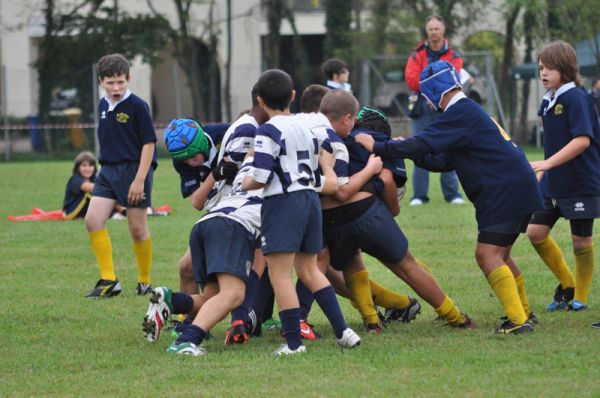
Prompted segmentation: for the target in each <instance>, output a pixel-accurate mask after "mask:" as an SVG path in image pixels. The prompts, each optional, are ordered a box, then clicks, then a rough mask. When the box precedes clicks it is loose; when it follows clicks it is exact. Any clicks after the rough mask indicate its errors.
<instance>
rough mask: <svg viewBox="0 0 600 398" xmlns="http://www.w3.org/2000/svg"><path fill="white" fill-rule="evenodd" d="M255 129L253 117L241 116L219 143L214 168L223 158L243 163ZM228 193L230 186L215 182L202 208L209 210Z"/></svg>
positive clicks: (239, 164) (250, 147)
mask: <svg viewBox="0 0 600 398" xmlns="http://www.w3.org/2000/svg"><path fill="white" fill-rule="evenodd" d="M257 128H258V123H257V121H256V119H255V118H254V116H250V115H248V114H245V115H242V116H241V117H240V118H239V119H238V120H236V121H235V122H234V123H233V124H232V125H231V126H229V128H228V129H227V131H226V132H225V135H224V136H223V140H222V141H221V148H220V150H219V155H218V157H217V161H216V162H215V166H216V165H217V164H219V162H221V160H223V158H225V157H227V160H228V161H232V162H235V163H237V165H238V166H241V165H242V163H243V162H244V157H245V156H246V154H247V153H248V151H249V150H250V149H252V146H253V145H254V136H255V135H256V129H257ZM229 192H231V185H227V183H226V182H225V180H221V181H217V182H216V183H215V186H214V187H213V189H211V191H210V192H209V194H208V199H207V201H206V204H205V205H204V208H205V209H207V210H210V209H211V208H212V207H213V206H215V205H216V204H217V203H218V202H219V200H221V198H223V197H224V196H226V195H227V194H229Z"/></svg>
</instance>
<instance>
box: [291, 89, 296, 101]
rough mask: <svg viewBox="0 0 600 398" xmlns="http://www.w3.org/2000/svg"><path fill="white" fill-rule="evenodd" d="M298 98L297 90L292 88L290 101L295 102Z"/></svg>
mask: <svg viewBox="0 0 600 398" xmlns="http://www.w3.org/2000/svg"><path fill="white" fill-rule="evenodd" d="M295 99H296V90H292V95H290V103H292V102H294V100H295Z"/></svg>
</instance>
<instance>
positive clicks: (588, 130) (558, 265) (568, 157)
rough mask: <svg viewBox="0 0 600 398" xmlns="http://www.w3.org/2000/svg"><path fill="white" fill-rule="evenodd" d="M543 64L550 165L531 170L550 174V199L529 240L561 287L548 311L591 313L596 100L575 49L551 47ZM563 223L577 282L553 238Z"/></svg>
mask: <svg viewBox="0 0 600 398" xmlns="http://www.w3.org/2000/svg"><path fill="white" fill-rule="evenodd" d="M538 62H539V68H540V79H541V80H542V84H543V85H544V87H545V88H546V89H547V90H548V91H547V92H546V94H545V95H544V98H543V99H542V105H541V107H540V111H539V115H540V116H541V117H542V122H543V125H544V154H545V160H541V161H536V162H531V167H533V170H534V171H535V172H536V173H538V176H539V177H540V178H542V175H543V174H545V175H544V177H545V181H544V182H543V183H544V184H546V185H545V188H546V189H545V191H546V192H544V193H545V194H547V195H546V198H545V202H544V209H543V210H541V211H538V212H536V213H535V214H534V215H533V218H532V219H531V221H530V223H529V227H528V228H527V235H528V236H529V239H530V241H531V243H532V244H533V247H534V248H535V250H536V251H537V253H538V254H539V256H540V257H541V258H542V260H543V261H544V263H545V264H546V265H547V266H548V268H550V270H551V271H552V273H553V274H554V275H555V276H556V279H558V282H559V284H558V287H557V288H556V291H555V293H554V298H553V300H552V302H551V303H550V304H549V305H548V306H547V307H546V310H548V311H554V310H558V309H565V308H567V307H568V308H569V309H570V310H573V311H580V310H583V309H585V308H587V304H586V303H587V297H588V293H589V290H590V286H591V283H592V275H593V271H594V240H593V227H594V218H597V217H600V123H599V122H598V113H597V111H596V108H595V106H594V102H593V100H592V98H591V97H590V96H589V95H588V94H587V93H586V92H585V90H584V89H583V88H582V87H581V82H580V80H579V66H578V64H577V55H576V53H575V50H574V49H573V47H572V46H571V45H570V44H568V43H566V42H564V41H556V42H552V43H550V44H548V45H547V46H545V47H544V48H542V50H541V51H540V53H539V55H538ZM560 217H564V218H566V219H567V220H569V222H570V224H571V239H572V242H573V252H574V254H575V277H573V274H572V273H571V271H570V270H569V267H568V266H567V263H566V261H565V258H564V256H563V254H562V253H561V251H560V249H559V247H558V245H557V244H556V242H555V241H554V240H553V239H552V237H551V236H550V231H551V230H552V228H553V227H554V224H555V223H556V221H557V220H558V219H559V218H560Z"/></svg>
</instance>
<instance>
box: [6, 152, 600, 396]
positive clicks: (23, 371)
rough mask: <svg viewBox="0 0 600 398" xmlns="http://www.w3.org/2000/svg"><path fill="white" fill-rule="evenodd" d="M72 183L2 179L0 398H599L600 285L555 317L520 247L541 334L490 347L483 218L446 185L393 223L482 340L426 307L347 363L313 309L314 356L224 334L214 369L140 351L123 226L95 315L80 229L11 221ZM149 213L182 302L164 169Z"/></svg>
mask: <svg viewBox="0 0 600 398" xmlns="http://www.w3.org/2000/svg"><path fill="white" fill-rule="evenodd" d="M529 154H530V156H532V157H534V158H539V157H540V156H541V155H540V152H539V151H535V152H530V153H529ZM70 169H71V163H70V162H64V161H63V162H37V163H27V162H19V163H3V164H0V181H2V183H1V184H2V185H1V186H2V188H1V191H2V197H3V202H2V206H1V207H0V302H1V303H2V304H1V306H0V358H1V362H0V363H1V365H0V396H90V397H92V396H93V397H95V396H101V395H104V396H142V395H150V396H167V395H168V396H226V395H228V396H260V395H262V396H269V395H282V396H289V395H292V394H294V395H300V394H302V395H303V396H309V397H313V396H334V397H341V396H346V397H355V396H365V397H368V396H379V397H386V396H402V397H404V396H419V397H420V396H428V397H437V396H450V395H462V396H481V397H488V396H518V395H521V396H524V395H527V396H552V395H557V394H562V395H565V394H569V393H573V394H577V396H578V397H588V396H589V397H592V396H600V384H598V380H600V366H599V361H598V358H599V357H600V344H599V339H600V331H598V330H594V329H592V328H591V327H590V324H591V323H592V322H594V321H597V320H599V319H600V311H598V308H600V298H599V297H600V296H599V295H598V293H597V292H598V289H599V287H600V286H599V285H598V282H597V280H598V279H596V281H595V282H594V284H593V286H592V289H591V292H592V294H591V295H590V300H589V304H590V307H591V309H590V310H588V311H585V312H582V313H564V312H561V313H553V314H547V313H545V312H544V310H543V309H544V306H545V305H546V304H547V303H548V301H549V299H550V298H551V297H552V294H553V291H554V287H555V286H556V281H555V279H554V277H553V276H552V275H551V273H550V272H549V271H548V270H547V269H546V268H545V266H544V265H543V264H542V263H541V262H540V260H539V259H538V258H537V255H536V254H535V252H534V251H533V249H532V248H531V247H530V245H529V243H528V242H527V240H526V239H525V238H524V237H522V238H520V239H519V240H518V241H517V243H516V245H515V248H514V257H515V259H516V261H517V262H518V263H519V264H520V266H521V268H522V269H523V272H524V275H525V277H526V283H527V288H528V292H529V298H530V302H531V303H532V306H533V309H534V311H535V312H536V313H537V314H538V316H539V318H540V321H541V323H540V325H539V326H538V327H537V328H536V331H535V333H532V334H530V335H526V336H496V335H494V334H493V330H494V327H495V326H497V325H498V323H499V321H498V317H500V316H501V315H502V310H501V307H500V305H499V303H498V302H497V300H496V299H495V297H494V296H493V295H492V292H491V290H490V288H489V286H488V285H487V283H486V281H485V278H484V277H483V275H482V274H481V272H480V271H479V269H478V267H477V265H476V263H475V261H474V246H475V239H476V233H477V231H476V224H475V220H474V210H473V208H472V206H470V205H468V206H449V205H446V204H444V203H442V199H441V195H440V192H439V182H438V181H439V178H438V177H437V176H435V175H433V176H432V178H431V187H430V190H431V191H432V192H431V194H432V195H431V196H432V202H431V203H430V204H428V205H426V206H423V207H417V208H411V207H409V206H406V205H405V206H403V209H402V212H401V215H400V217H399V218H398V222H399V223H400V225H401V226H402V227H403V229H404V231H405V233H406V235H407V236H408V238H409V241H410V245H411V246H410V250H411V252H413V253H414V254H415V255H416V256H417V257H419V258H420V259H422V260H423V261H425V262H426V263H427V264H429V266H430V268H431V269H432V270H433V272H434V273H435V274H436V276H437V278H438V280H439V281H440V283H441V284H442V286H443V288H444V289H445V291H446V292H447V293H448V294H450V295H451V297H452V298H453V299H454V300H455V302H456V303H457V304H458V305H459V306H460V307H461V308H462V309H463V310H465V311H467V312H468V313H469V314H471V315H472V316H473V318H474V319H475V322H476V324H477V329H476V330H475V331H473V332H467V331H459V330H453V329H448V328H446V327H442V326H440V325H438V324H435V323H434V322H433V319H434V318H435V313H434V312H433V310H432V309H431V308H430V307H428V306H426V305H424V308H423V312H422V314H421V315H420V316H419V317H418V318H417V320H416V321H415V322H413V323H411V324H409V325H405V324H392V325H390V326H389V327H388V328H387V329H385V330H384V333H383V334H382V335H381V336H365V335H363V333H362V332H361V335H362V337H363V344H362V346H361V347H360V348H359V349H357V350H352V351H344V352H341V351H340V350H338V349H337V348H336V346H335V343H334V336H333V334H332V332H331V329H330V328H329V325H328V324H327V322H326V320H325V318H324V316H323V315H322V313H321V311H320V310H319V309H318V307H317V306H315V309H314V311H313V313H312V314H311V321H312V322H313V323H315V326H316V328H317V330H319V331H320V332H321V333H322V334H323V336H324V338H323V339H321V340H320V341H316V342H308V343H307V348H308V354H307V355H303V356H298V357H291V358H278V359H276V358H273V357H272V356H271V355H270V353H271V352H272V351H273V350H274V349H275V348H276V347H277V346H278V345H279V344H280V338H279V337H278V336H276V335H275V334H274V333H267V334H266V336H265V337H263V338H261V339H252V340H251V341H250V342H249V344H248V345H246V346H242V347H227V348H225V347H224V346H223V333H224V331H225V330H226V327H227V325H226V323H221V324H219V325H218V326H217V327H216V328H215V329H214V330H213V333H214V335H215V336H216V338H215V339H213V340H210V341H208V342H207V343H206V347H207V349H208V350H209V355H208V356H206V357H203V358H181V357H175V356H169V355H167V354H166V353H165V350H166V348H167V346H168V344H169V343H170V338H169V337H168V336H163V337H162V338H161V340H159V341H158V342H157V343H156V344H151V343H148V342H146V341H145V340H144V338H143V334H142V331H141V320H142V318H143V315H144V313H145V311H146V308H147V299H146V298H140V297H136V296H135V294H134V292H135V284H136V269H135V265H134V264H135V262H134V257H133V250H132V248H131V241H130V239H129V235H128V230H127V225H126V222H124V221H109V223H108V229H109V232H110V234H111V238H112V241H113V246H114V256H115V263H116V268H117V273H118V276H119V278H120V279H121V281H122V282H123V288H124V292H123V294H122V295H121V296H119V297H117V298H115V299H112V300H100V301H95V300H86V299H84V298H83V295H84V294H85V293H86V292H87V291H88V290H89V289H91V288H92V286H93V284H94V283H95V282H96V280H97V278H98V271H97V267H96V265H95V262H94V259H93V256H92V253H91V250H90V247H89V242H88V238H87V234H86V232H85V227H84V225H83V222H82V221H71V222H45V223H11V222H8V221H6V216H7V215H9V214H14V215H18V214H25V213H28V212H29V211H30V210H31V208H33V207H40V208H43V209H45V210H54V209H58V208H60V206H61V202H62V196H63V190H64V185H65V183H66V180H67V178H68V175H69V173H70ZM409 191H410V189H409ZM408 197H410V192H408V193H407V198H408ZM407 198H406V199H404V204H406V203H407ZM153 202H154V204H155V205H160V204H164V203H168V204H170V205H171V206H172V207H173V213H172V215H171V216H169V217H156V218H150V220H149V224H150V230H151V232H152V235H153V238H154V253H155V255H154V264H153V284H154V285H155V286H157V285H168V286H171V287H177V286H178V285H177V264H178V261H179V258H180V257H181V255H182V254H183V253H184V251H185V249H186V245H187V236H188V232H189V230H190V228H191V226H192V225H193V223H194V222H195V221H196V219H197V218H198V215H199V214H198V213H197V212H195V211H194V210H193V209H192V208H191V206H190V204H189V202H188V201H187V200H183V199H181V198H180V195H179V182H178V178H177V176H176V174H175V172H174V171H173V170H172V167H171V166H170V164H169V162H168V161H165V160H162V161H161V162H160V167H159V168H158V170H157V172H156V174H155V184H154V192H153ZM553 235H554V237H555V238H556V240H557V241H558V243H559V245H560V246H561V248H562V249H563V250H564V252H565V253H566V257H567V260H568V262H569V263H570V264H572V263H573V255H572V249H571V244H570V236H569V230H568V226H567V223H565V222H564V221H560V222H559V224H558V225H557V227H556V229H555V231H554V232H553ZM368 264H369V271H370V273H371V276H372V277H373V278H374V279H375V280H377V281H380V282H382V283H384V284H385V285H386V286H388V287H391V288H393V289H394V290H397V291H400V292H409V293H411V294H414V293H412V292H410V289H409V288H408V287H407V286H406V285H405V284H404V283H403V282H401V281H399V280H398V279H396V278H395V277H393V276H392V275H391V273H390V272H389V271H387V270H386V269H384V268H383V267H382V266H380V265H378V264H376V263H375V262H374V261H372V260H368ZM340 302H341V304H342V307H343V310H344V313H345V315H346V319H347V321H348V323H349V324H350V326H351V327H353V328H355V329H356V330H361V326H360V325H361V322H360V317H359V315H358V313H357V312H356V311H355V310H354V309H353V308H352V307H351V306H349V305H348V302H347V301H345V300H340Z"/></svg>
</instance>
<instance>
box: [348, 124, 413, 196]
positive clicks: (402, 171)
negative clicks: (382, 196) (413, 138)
mask: <svg viewBox="0 0 600 398" xmlns="http://www.w3.org/2000/svg"><path fill="white" fill-rule="evenodd" d="M357 134H369V135H371V136H372V137H373V138H374V139H375V142H386V141H389V140H391V137H389V136H387V135H385V134H383V133H380V132H377V131H371V130H367V129H363V128H357V129H354V130H352V131H351V132H350V134H349V135H348V137H346V139H344V144H346V148H348V153H349V155H350V163H349V165H348V169H349V172H350V175H354V174H356V173H358V172H359V171H361V170H362V169H364V168H365V166H366V165H367V162H368V161H369V156H370V154H369V152H367V150H366V149H364V148H363V147H362V146H360V145H359V144H357V143H356V141H354V137H355V136H356V135H357ZM383 167H384V168H386V169H389V170H390V171H391V172H392V174H393V176H394V181H395V182H396V185H397V186H398V188H400V187H403V186H404V184H406V180H407V176H406V166H405V164H404V159H400V158H395V159H392V158H386V159H383ZM371 182H372V183H373V184H374V185H375V188H376V190H377V192H378V193H380V192H382V191H383V181H381V179H380V178H379V176H373V177H372V178H371Z"/></svg>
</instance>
